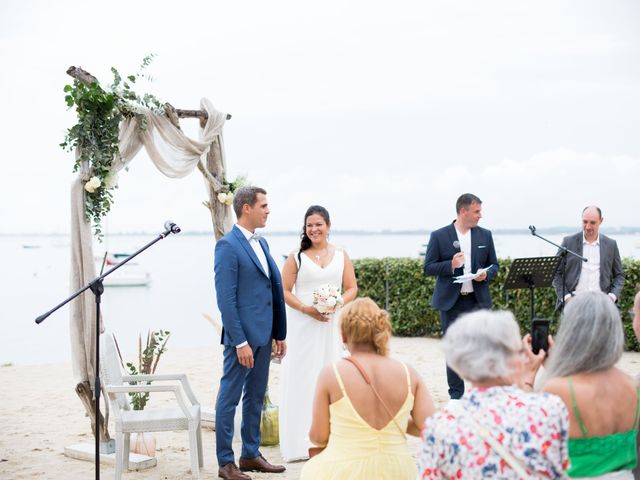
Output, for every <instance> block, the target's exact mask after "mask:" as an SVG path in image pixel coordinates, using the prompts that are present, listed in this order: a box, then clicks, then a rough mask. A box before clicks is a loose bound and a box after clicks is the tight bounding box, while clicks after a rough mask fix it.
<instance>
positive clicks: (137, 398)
mask: <svg viewBox="0 0 640 480" xmlns="http://www.w3.org/2000/svg"><path fill="white" fill-rule="evenodd" d="M170 335H171V332H169V331H168V330H158V331H157V332H156V331H151V330H150V331H148V332H147V341H146V343H145V347H144V350H143V349H142V335H138V365H134V364H133V363H132V362H127V364H126V367H127V369H128V371H129V374H131V375H149V374H153V373H155V371H156V368H158V362H159V361H160V357H161V356H162V354H163V353H164V352H165V351H166V350H167V348H166V345H167V341H168V340H169V336H170ZM116 343H117V342H116ZM118 353H120V349H119V348H118ZM120 361H121V362H122V356H121V357H120ZM129 383H130V385H136V383H137V382H129ZM144 383H146V384H147V385H151V382H144ZM129 397H130V400H131V405H132V406H133V409H134V410H144V407H145V406H146V405H147V401H148V400H149V393H148V392H146V393H137V392H136V393H129Z"/></svg>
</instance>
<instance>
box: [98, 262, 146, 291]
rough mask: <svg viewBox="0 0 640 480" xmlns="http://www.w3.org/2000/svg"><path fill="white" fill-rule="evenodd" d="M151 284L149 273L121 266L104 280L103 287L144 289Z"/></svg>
mask: <svg viewBox="0 0 640 480" xmlns="http://www.w3.org/2000/svg"><path fill="white" fill-rule="evenodd" d="M149 283H151V275H149V272H143V271H140V270H138V269H129V268H127V266H126V265H125V266H123V267H121V268H119V269H118V270H116V271H115V272H113V273H112V274H111V275H109V276H108V277H105V279H104V286H105V287H146V286H147V285H149Z"/></svg>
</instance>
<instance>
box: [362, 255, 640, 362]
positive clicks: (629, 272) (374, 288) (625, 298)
mask: <svg viewBox="0 0 640 480" xmlns="http://www.w3.org/2000/svg"><path fill="white" fill-rule="evenodd" d="M423 262H424V261H423V260H422V259H419V258H381V259H372V258H363V259H359V260H354V261H353V265H354V267H355V271H356V277H357V279H358V288H359V292H358V294H359V296H366V297H371V298H372V299H373V300H375V301H376V303H378V305H380V306H381V307H384V308H386V309H387V310H388V311H389V313H390V316H391V324H392V327H393V333H394V334H395V335H400V336H409V337H414V336H422V335H429V336H440V335H441V331H440V315H439V313H438V311H436V310H434V309H433V307H431V296H432V294H433V288H434V285H435V277H425V276H424V274H423ZM622 263H623V268H624V272H625V286H624V289H623V291H622V295H621V298H620V312H621V315H622V320H623V324H624V329H625V337H626V347H627V349H629V350H634V351H640V345H638V342H637V340H636V338H635V335H634V334H633V328H632V326H631V318H630V317H629V314H628V312H629V310H630V309H631V306H632V304H633V297H634V295H635V292H636V291H637V289H638V288H639V286H640V261H638V260H633V259H630V258H625V259H624V260H623V262H622ZM510 266H511V259H510V258H507V259H502V260H500V271H499V272H498V276H497V277H496V278H495V279H494V280H493V282H491V286H490V288H491V296H492V299H493V307H494V308H495V309H508V310H511V311H512V312H513V313H514V315H515V316H516V319H517V320H518V323H519V324H520V329H521V331H522V332H526V331H528V330H529V328H530V326H529V323H530V311H529V309H530V301H529V297H530V293H529V290H528V289H524V290H508V291H504V290H502V285H503V284H504V279H505V277H506V275H507V272H508V271H509V267H510ZM387 292H388V293H387ZM534 295H535V302H534V306H535V315H536V317H538V318H548V319H551V320H552V322H551V331H552V332H555V330H556V329H557V325H558V320H559V316H558V313H557V312H556V311H555V302H556V295H555V292H554V290H553V289H552V288H539V289H536V290H535V292H534Z"/></svg>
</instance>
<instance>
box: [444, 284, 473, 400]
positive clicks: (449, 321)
mask: <svg viewBox="0 0 640 480" xmlns="http://www.w3.org/2000/svg"><path fill="white" fill-rule="evenodd" d="M479 308H480V306H479V305H478V301H477V300H476V296H475V294H473V293H470V294H469V295H460V296H459V297H458V300H456V303H455V304H454V305H453V307H451V310H447V311H446V312H445V311H440V326H441V327H442V333H443V334H444V333H447V330H448V329H449V327H450V326H451V325H453V322H455V321H456V319H457V318H458V317H459V316H460V315H462V314H463V313H469V312H473V311H474V310H478V309H479ZM447 384H448V385H449V397H451V398H452V399H454V400H457V399H458V398H460V397H462V395H464V380H462V378H460V376H459V375H458V374H457V373H456V372H454V371H453V370H451V369H450V368H449V365H447Z"/></svg>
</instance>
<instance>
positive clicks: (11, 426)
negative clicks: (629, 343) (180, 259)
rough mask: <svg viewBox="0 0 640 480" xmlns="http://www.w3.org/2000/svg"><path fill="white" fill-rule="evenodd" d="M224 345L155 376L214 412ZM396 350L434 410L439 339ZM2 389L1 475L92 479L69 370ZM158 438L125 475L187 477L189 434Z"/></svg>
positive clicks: (290, 468) (9, 373)
mask: <svg viewBox="0 0 640 480" xmlns="http://www.w3.org/2000/svg"><path fill="white" fill-rule="evenodd" d="M169 347H170V346H169ZM220 348H221V347H219V346H212V347H211V348H195V349H188V350H173V349H171V348H170V349H169V350H168V351H167V352H166V353H165V355H164V356H163V357H162V359H161V361H160V365H159V368H158V372H157V373H174V372H175V373H177V372H185V373H187V375H188V377H189V381H190V383H191V386H192V387H193V389H194V392H195V394H196V396H197V397H198V399H199V400H200V402H201V404H202V406H203V409H210V410H212V409H213V399H214V395H215V393H216V392H217V388H218V378H219V376H220V373H221V368H222V354H221V350H220ZM391 352H392V356H393V357H394V358H397V359H399V360H402V361H405V362H407V363H409V364H411V365H413V366H414V367H415V368H416V369H417V370H418V372H420V374H421V375H422V377H423V378H424V379H425V381H426V383H427V386H428V387H429V389H430V391H431V393H432V395H433V397H434V400H435V403H436V406H437V407H441V406H442V405H443V404H445V403H446V402H447V400H448V395H447V385H446V378H445V371H444V359H443V355H442V351H441V348H440V342H439V341H438V340H434V339H427V338H394V339H392V343H391ZM620 366H621V368H622V369H623V370H624V371H626V372H627V373H629V374H634V375H635V374H637V373H639V372H640V354H639V353H625V354H624V356H623V359H622V361H621V363H620ZM279 368H280V366H279V365H275V364H272V366H271V379H270V390H271V391H270V393H271V398H272V400H273V401H274V403H276V404H277V403H278V376H279V375H278V374H279ZM0 385H1V386H2V389H3V395H2V402H1V403H0V478H2V479H27V478H28V479H33V478H37V479H88V478H94V466H93V462H84V461H80V460H74V459H70V458H67V457H65V456H64V454H63V451H64V447H65V446H70V445H73V444H77V443H87V444H89V445H92V444H93V436H92V435H91V428H90V425H89V421H88V419H87V418H86V417H85V416H84V410H83V407H82V404H81V403H80V400H79V399H78V397H77V396H76V394H75V392H74V386H75V384H74V381H73V378H72V374H71V367H70V365H68V364H61V365H35V366H3V367H0ZM167 401H168V399H167V398H162V397H161V398H158V399H153V398H152V403H151V404H150V405H149V406H150V407H151V406H152V405H153V403H155V402H157V403H158V404H160V403H164V402H167ZM156 438H157V448H158V452H157V459H158V465H157V466H156V467H154V468H151V469H148V470H145V471H141V472H133V471H132V472H129V473H126V474H125V475H124V476H123V478H125V479H127V480H142V479H190V478H191V474H190V467H189V443H188V439H187V433H186V432H176V433H173V432H166V433H165V432H162V433H157V434H156ZM203 442H204V468H203V469H202V470H201V478H204V479H215V478H218V475H217V473H218V465H217V462H216V458H215V437H214V432H213V431H212V430H203ZM409 445H410V448H411V450H412V451H413V452H414V453H415V452H417V451H418V448H419V440H418V439H415V438H410V440H409ZM234 449H235V451H236V455H237V453H238V452H239V451H240V445H239V444H235V446H234ZM262 452H263V454H264V456H265V457H266V458H267V459H268V460H269V461H271V462H272V463H281V462H282V458H281V456H280V451H279V449H278V447H263V448H262ZM302 465H303V463H302V462H296V463H290V464H287V471H286V473H284V474H279V475H267V474H252V478H256V479H266V478H271V479H294V478H298V477H299V472H300V469H301V468H302ZM113 476H114V469H113V467H109V466H104V465H103V466H102V467H101V478H105V479H106V478H113Z"/></svg>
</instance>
